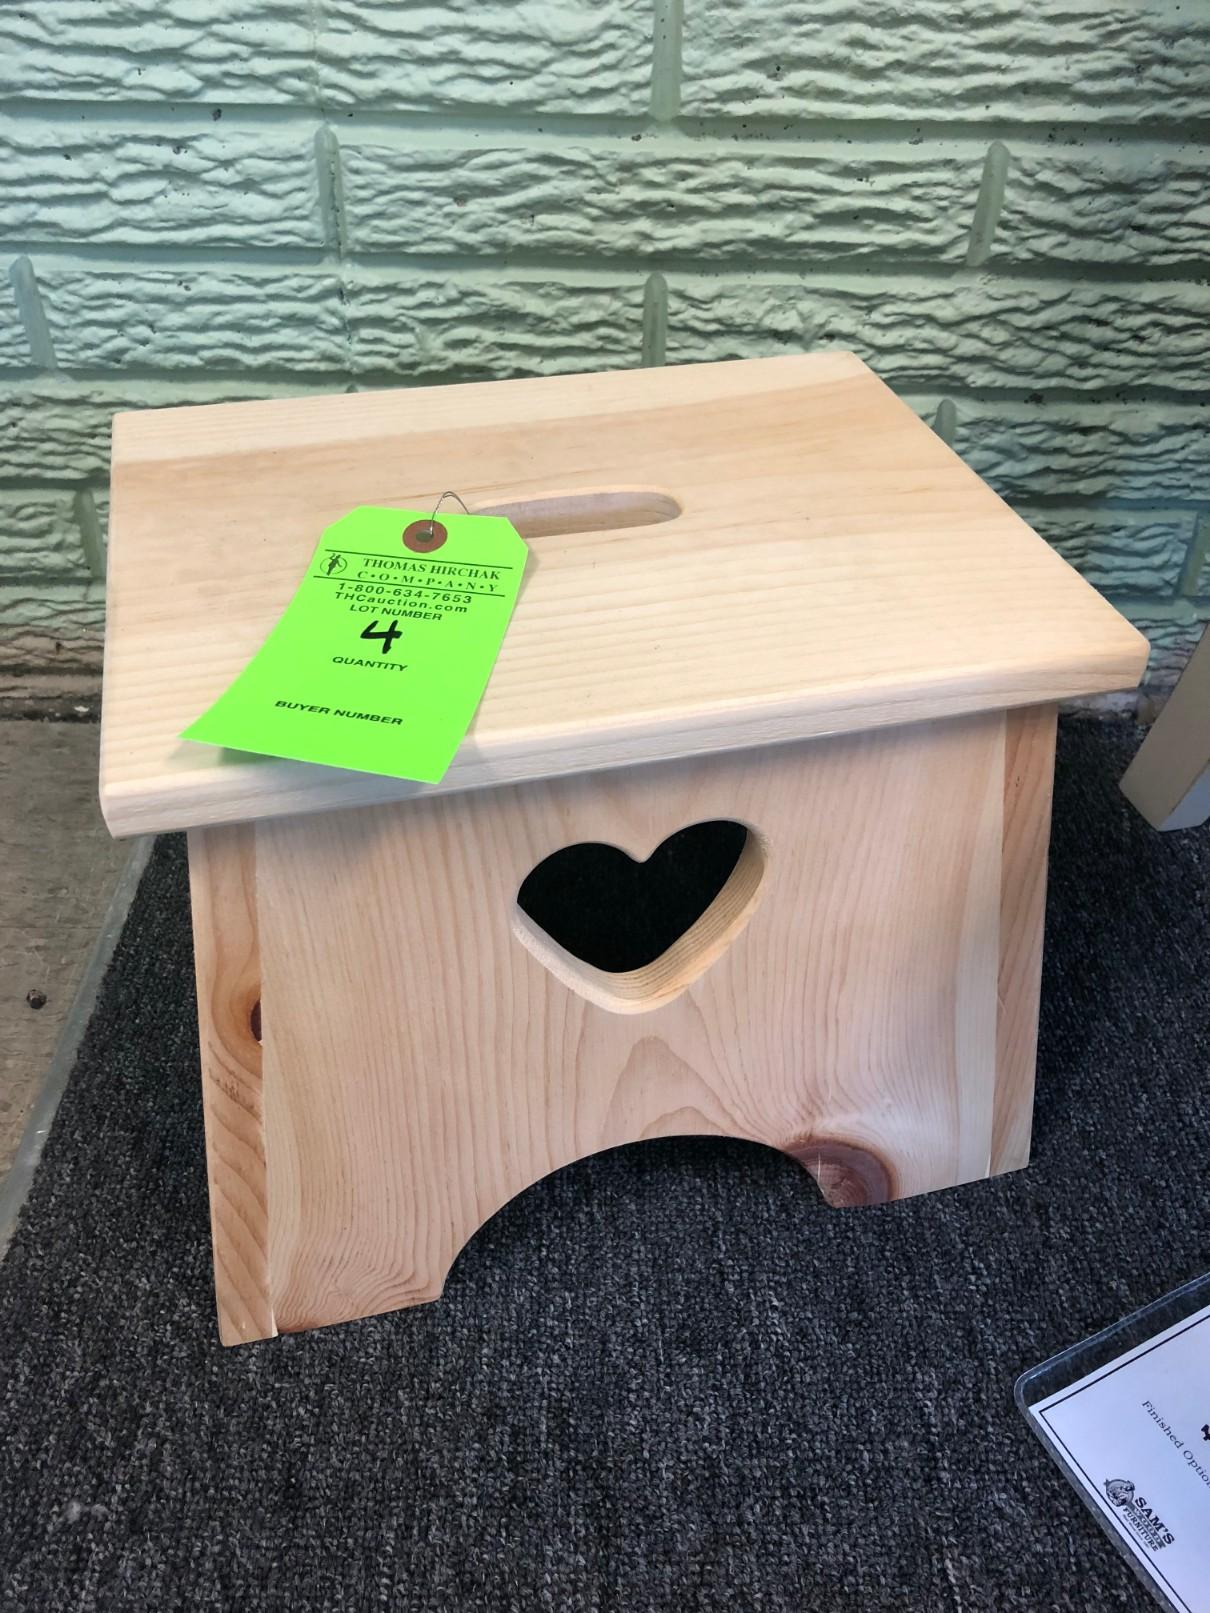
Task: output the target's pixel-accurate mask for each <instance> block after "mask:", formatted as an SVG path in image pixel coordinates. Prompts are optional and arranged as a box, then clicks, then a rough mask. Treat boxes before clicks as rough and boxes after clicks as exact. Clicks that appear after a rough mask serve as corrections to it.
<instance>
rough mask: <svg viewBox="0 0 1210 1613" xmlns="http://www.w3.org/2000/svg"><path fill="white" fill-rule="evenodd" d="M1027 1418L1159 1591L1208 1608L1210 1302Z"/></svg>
mask: <svg viewBox="0 0 1210 1613" xmlns="http://www.w3.org/2000/svg"><path fill="white" fill-rule="evenodd" d="M1029 1415H1030V1416H1031V1417H1032V1418H1033V1419H1034V1420H1035V1421H1036V1422H1038V1423H1040V1424H1041V1426H1042V1428H1043V1429H1044V1430H1045V1432H1046V1434H1047V1435H1048V1436H1049V1438H1050V1439H1051V1440H1052V1441H1053V1443H1054V1446H1055V1448H1056V1449H1057V1450H1058V1452H1059V1453H1060V1455H1061V1456H1062V1457H1063V1459H1064V1460H1065V1461H1066V1463H1067V1464H1068V1468H1069V1470H1070V1476H1071V1478H1072V1481H1073V1482H1074V1483H1075V1484H1076V1485H1077V1487H1078V1488H1079V1489H1080V1490H1081V1492H1082V1493H1083V1494H1084V1496H1085V1498H1086V1499H1087V1500H1088V1501H1090V1502H1091V1503H1092V1505H1093V1507H1094V1509H1095V1510H1096V1511H1097V1512H1099V1513H1100V1514H1101V1516H1102V1517H1103V1518H1104V1519H1105V1521H1106V1522H1107V1524H1108V1525H1109V1528H1110V1530H1111V1531H1112V1532H1113V1533H1114V1534H1115V1535H1117V1536H1118V1537H1119V1538H1120V1540H1121V1542H1122V1544H1123V1545H1124V1546H1125V1547H1126V1549H1127V1550H1128V1551H1129V1553H1130V1554H1131V1555H1132V1556H1133V1557H1134V1558H1135V1559H1136V1560H1137V1561H1138V1562H1139V1564H1140V1565H1141V1566H1142V1568H1143V1570H1144V1572H1145V1573H1146V1574H1147V1576H1148V1577H1149V1578H1150V1579H1151V1580H1152V1581H1154V1583H1155V1584H1156V1586H1157V1588H1158V1589H1159V1590H1160V1591H1161V1593H1162V1594H1163V1595H1165V1596H1167V1598H1168V1600H1169V1601H1170V1602H1171V1603H1172V1605H1173V1606H1174V1607H1176V1608H1179V1609H1180V1610H1181V1613H1210V1305H1208V1306H1206V1308H1205V1309H1204V1310H1200V1311H1197V1312H1196V1313H1195V1314H1194V1315H1192V1316H1187V1317H1186V1318H1185V1320H1184V1321H1182V1322H1177V1323H1176V1324H1175V1325H1174V1326H1172V1327H1170V1328H1167V1329H1166V1330H1165V1331H1164V1332H1163V1333H1157V1334H1156V1336H1155V1338H1153V1339H1148V1340H1147V1341H1146V1343H1144V1344H1140V1345H1138V1346H1137V1348H1135V1349H1133V1350H1129V1351H1127V1353H1126V1354H1125V1355H1120V1356H1118V1357H1117V1359H1116V1360H1113V1361H1110V1362H1109V1363H1108V1364H1107V1365H1106V1366H1103V1367H1100V1368H1098V1369H1097V1371H1096V1372H1090V1373H1089V1374H1088V1376H1087V1377H1086V1378H1080V1379H1079V1380H1078V1381H1077V1382H1076V1383H1073V1384H1069V1385H1068V1387H1067V1388H1066V1389H1061V1390H1060V1391H1059V1392H1058V1393H1057V1394H1053V1395H1050V1396H1049V1397H1048V1398H1047V1399H1045V1400H1039V1401H1038V1402H1037V1404H1036V1405H1033V1406H1031V1407H1030V1408H1029Z"/></svg>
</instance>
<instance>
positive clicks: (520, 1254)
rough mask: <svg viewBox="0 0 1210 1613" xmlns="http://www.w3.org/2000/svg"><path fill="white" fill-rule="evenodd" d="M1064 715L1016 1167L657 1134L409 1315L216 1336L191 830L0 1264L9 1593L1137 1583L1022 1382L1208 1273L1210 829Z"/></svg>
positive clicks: (600, 1592) (429, 1600)
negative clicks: (938, 1172)
mask: <svg viewBox="0 0 1210 1613" xmlns="http://www.w3.org/2000/svg"><path fill="white" fill-rule="evenodd" d="M1136 743H1137V736H1136V735H1135V733H1134V732H1133V730H1130V729H1122V728H1111V729H1103V728H1097V727H1096V726H1094V725H1086V724H1071V725H1068V726H1067V728H1066V731H1065V732H1064V733H1063V735H1062V742H1061V753H1060V764H1059V776H1058V787H1057V798H1056V816H1055V835H1054V849H1053V873H1052V883H1051V897H1050V913H1049V941H1048V950H1047V966H1046V985H1045V993H1046V994H1045V1012H1044V1024H1043V1032H1042V1046H1041V1061H1040V1080H1039V1096H1038V1110H1037V1126H1036V1150H1035V1163H1034V1164H1033V1165H1032V1167H1031V1168H1030V1169H1029V1170H1028V1171H1025V1172H1023V1173H1019V1174H1017V1175H1014V1176H1010V1177H1006V1178H1001V1179H1000V1180H998V1181H993V1182H986V1183H979V1184H976V1185H974V1186H970V1187H966V1188H960V1189H956V1190H954V1191H951V1192H947V1193H941V1194H936V1195H933V1196H931V1197H928V1198H924V1199H919V1200H913V1201H910V1202H907V1203H904V1204H897V1205H889V1206H886V1207H882V1208H878V1209H865V1210H853V1211H830V1210H828V1209H827V1208H826V1207H825V1206H824V1205H823V1204H822V1202H821V1201H820V1200H819V1198H818V1196H817V1195H816V1193H815V1190H814V1188H813V1186H812V1184H811V1183H810V1181H809V1179H808V1178H807V1177H806V1176H805V1175H803V1174H802V1173H801V1172H800V1171H799V1169H798V1168H797V1166H795V1165H793V1164H792V1163H790V1162H789V1161H787V1160H783V1159H782V1158H780V1157H779V1156H776V1155H774V1154H772V1153H768V1152H765V1151H763V1150H761V1149H758V1148H756V1147H750V1146H745V1145H741V1144H730V1143H721V1142H713V1141H673V1142H663V1143H646V1144H642V1145H639V1146H636V1147H634V1148H631V1149H625V1150H621V1151H619V1152H617V1153H615V1154H611V1155H608V1156H603V1157H599V1158H597V1159H594V1160H591V1161H587V1162H585V1163H583V1164H581V1165H578V1166H575V1167H572V1168H571V1169H570V1170H567V1171H564V1172H562V1173H561V1174H559V1175H558V1176H556V1177H554V1178H551V1179H549V1180H547V1181H546V1182H544V1183H542V1184H540V1185H539V1186H538V1187H536V1188H534V1189H533V1190H532V1191H531V1192H529V1193H527V1194H525V1195H524V1196H523V1197H522V1198H521V1199H519V1200H518V1201H516V1202H515V1203H513V1204H511V1205H510V1206H508V1208H507V1209H506V1210H504V1211H503V1212H502V1213H501V1214H500V1215H499V1216H497V1217H496V1218H495V1219H494V1220H493V1221H492V1222H491V1223H490V1224H489V1225H488V1226H487V1227H486V1228H485V1229H484V1231H483V1232H482V1233H481V1234H480V1235H479V1236H478V1237H477V1238H476V1239H475V1240H474V1241H473V1242H472V1244H471V1245H470V1246H469V1248H468V1249H467V1250H466V1251H465V1253H464V1254H463V1256H462V1257H461V1259H460V1260H459V1262H458V1264H457V1266H456V1268H455V1270H454V1272H453V1275H452V1277H451V1280H450V1282H449V1285H448V1288H447V1290H446V1294H445V1297H444V1299H443V1300H442V1301H441V1302H440V1303H439V1304H437V1305H434V1306H430V1307H427V1308H425V1309H422V1310H416V1311H410V1312H404V1313H402V1314H397V1315H393V1316H386V1317H381V1318H378V1319H375V1320H372V1321H367V1322H362V1323H356V1324H353V1325H351V1326H347V1327H342V1328H337V1329H330V1330H327V1331H322V1332H318V1333H312V1334H308V1335H298V1336H295V1337H292V1338H283V1339H279V1340H276V1341H273V1342H270V1343H267V1344H263V1345H256V1346H251V1347H247V1348H243V1349H237V1350H223V1349H221V1348H220V1347H219V1345H218V1343H217V1339H216V1336H215V1329H214V1323H213V1316H212V1304H211V1289H210V1274H209V1269H208V1261H209V1251H208V1246H207V1224H206V1207H205V1179H204V1171H203V1158H202V1126H201V1112H200V1105H199V1098H198V1072H197V1057H196V1052H195V1045H194V1034H195V1033H194V1018H193V1014H194V1007H193V986H192V977H191V972H190V942H189V931H188V914H187V906H186V887H185V874H184V865H183V857H182V849H181V846H180V844H179V843H178V842H177V841H175V840H169V841H166V842H162V843H161V844H160V846H159V848H158V849H157V852H156V854H155V856H154V858H153V861H152V863H151V866H150V868H149V870H148V873H147V875H146V877H145V880H144V883H143V886H142V888H141V890H140V893H139V896H138V898H137V901H136V903H135V906H134V909H133V911H132V914H131V917H130V920H129V923H128V926H127V929H126V932H125V934H124V937H123V939H122V941H121V943H120V945H119V948H118V951H117V954H116V956H115V959H114V962H113V965H112V967H111V970H110V973H109V976H108V978H107V980H106V983H105V987H104V990H103V993H102V997H101V1001H100V1003H99V1006H98V1008H97V1011H96V1014H95V1017H94V1020H93V1023H92V1025H91V1027H90V1030H89V1032H88V1035H87V1037H86V1040H85V1043H84V1046H83V1049H82V1052H81V1054H80V1058H79V1063H78V1067H77V1069H76V1071H75V1074H74V1076H73V1078H72V1081H71V1083H70V1085H69V1088H68V1091H67V1093H66V1096H65V1098H64V1100H63V1104H62V1108H61V1110H60V1113H59V1117H58V1120H57V1122H56V1124H55V1127H54V1131H53V1134H52V1136H51V1138H50V1141H49V1144H48V1147H47V1150H46V1155H45V1159H44V1162H43V1164H42V1166H41V1169H40V1172H39V1174H38V1176H37V1178H36V1180H35V1183H34V1188H33V1192H32V1197H31V1199H30V1202H29V1204H28V1207H27V1211H26V1214H25V1216H24V1219H23V1221H22V1224H21V1226H20V1228H19V1229H18V1232H17V1235H16V1238H15V1241H14V1243H13V1245H12V1248H11V1252H10V1254H9V1255H8V1258H7V1259H6V1261H5V1262H4V1264H3V1266H0V1338H2V1341H3V1342H2V1345H0V1351H2V1357H0V1439H2V1441H3V1449H2V1453H0V1607H2V1608H3V1609H5V1610H21V1613H25V1610H35V1609H36V1610H42V1609H52V1610H55V1613H66V1610H75V1609H110V1608H132V1609H144V1608H146V1609H157V1610H159V1609H172V1608H182V1609H190V1610H197V1609H223V1610H231V1613H235V1610H239V1613H243V1610H256V1609H296V1610H300V1613H310V1610H312V1609H321V1608H322V1609H363V1608H364V1609H392V1610H396V1609H398V1610H422V1609H423V1610H426V1613H427V1610H436V1609H441V1610H446V1609H449V1610H455V1613H463V1610H465V1613H474V1610H479V1609H483V1610H493V1613H494V1610H505V1609H507V1610H514V1609H515V1610H519V1613H520V1610H524V1613H530V1610H536V1609H558V1610H580V1609H585V1610H587V1609H592V1610H609V1613H614V1610H618V1613H622V1610H626V1613H632V1610H633V1613H664V1610H668V1613H672V1610H675V1613H692V1610H699V1609H727V1610H749V1609H751V1610H757V1609H760V1610H778V1613H780V1610H786V1613H806V1610H814V1609H820V1610H826V1613H840V1610H848V1609H852V1610H854V1613H857V1610H859V1609H860V1610H862V1613H870V1610H881V1609H896V1610H904V1609H908V1610H922V1609H923V1610H929V1613H931V1610H933V1609H938V1610H943V1613H944V1610H948V1609H954V1610H970V1609H1012V1610H1022V1613H1026V1610H1027V1613H1040V1610H1046V1609H1072V1610H1080V1613H1087V1610H1097V1613H1100V1610H1103V1609H1117V1608H1144V1607H1147V1606H1150V1605H1151V1604H1150V1603H1149V1602H1148V1600H1147V1597H1146V1595H1145V1593H1144V1592H1143V1591H1142V1590H1141V1589H1140V1587H1139V1586H1138V1584H1137V1583H1136V1581H1135V1580H1134V1579H1133V1578H1132V1576H1131V1574H1130V1572H1129V1570H1128V1568H1127V1567H1126V1565H1125V1564H1124V1563H1123V1562H1122V1560H1121V1559H1120V1558H1119V1557H1118V1556H1117V1555H1116V1554H1115V1552H1114V1551H1113V1550H1112V1548H1111V1547H1110V1546H1109V1545H1108V1543H1107V1542H1106V1540H1105V1539H1104V1537H1103V1536H1102V1535H1101V1533H1100V1532H1099V1530H1098V1529H1097V1528H1096V1526H1095V1525H1094V1524H1093V1522H1092V1521H1091V1519H1090V1518H1089V1516H1088V1515H1087V1514H1086V1513H1085V1511H1084V1509H1083V1508H1082V1506H1081V1505H1080V1503H1079V1502H1078V1500H1077V1499H1076V1497H1075V1495H1074V1494H1073V1493H1072V1491H1070V1490H1069V1489H1068V1487H1067V1486H1066V1484H1065V1483H1064V1481H1063V1480H1062V1479H1061V1477H1060V1476H1059V1474H1058V1472H1057V1471H1056V1470H1055V1468H1054V1467H1053V1466H1052V1465H1051V1463H1050V1461H1049V1460H1048V1458H1047V1457H1046V1455H1045V1454H1044V1452H1043V1450H1042V1447H1041V1446H1040V1445H1039V1444H1038V1443H1037V1442H1036V1441H1035V1440H1034V1438H1033V1436H1032V1435H1031V1434H1030V1433H1029V1431H1028V1430H1027V1428H1026V1427H1025V1425H1024V1423H1023V1422H1022V1420H1021V1418H1020V1416H1019V1415H1018V1413H1017V1412H1016V1410H1015V1409H1014V1406H1013V1383H1014V1380H1015V1378H1016V1377H1017V1375H1018V1373H1019V1372H1021V1371H1022V1370H1023V1369H1024V1368H1026V1367H1028V1366H1032V1365H1034V1364H1035V1363H1037V1362H1039V1361H1041V1360H1042V1359H1043V1358H1044V1357H1046V1356H1047V1355H1049V1354H1051V1353H1053V1352H1054V1351H1056V1350H1058V1349H1060V1348H1061V1347H1063V1346H1065V1345H1067V1344H1070V1343H1072V1342H1074V1341H1076V1340H1078V1339H1080V1338H1081V1337H1082V1336H1085V1335H1087V1334H1088V1333H1091V1332H1093V1331H1095V1330H1096V1329H1098V1328H1100V1327H1102V1326H1104V1325H1105V1324H1106V1323H1108V1322H1110V1321H1112V1320H1113V1319H1115V1318H1116V1317H1118V1316H1120V1315H1122V1314H1123V1313H1124V1312H1126V1311H1128V1310H1131V1309H1133V1308H1134V1307H1136V1306H1139V1305H1141V1304H1143V1303H1145V1302H1146V1301H1148V1300H1150V1299H1153V1298H1155V1297H1156V1296H1157V1295H1160V1294H1162V1293H1164V1292H1165V1291H1166V1290H1167V1289H1169V1288H1171V1287H1173V1286H1175V1285H1176V1284H1177V1283H1179V1282H1181V1281H1182V1280H1184V1279H1186V1278H1188V1277H1191V1276H1193V1275H1195V1274H1197V1273H1198V1272H1200V1271H1204V1270H1205V1269H1206V1267H1207V1265H1208V1264H1210V1227H1208V1221H1207V1209H1206V1205H1207V1198H1208V1194H1207V1161H1208V1160H1210V1097H1208V1094H1207V1082H1206V1074H1207V1051H1206V1033H1207V1023H1208V1017H1210V1016H1208V1013H1207V1009H1208V1006H1210V988H1208V985H1207V973H1208V965H1207V959H1208V958H1210V902H1208V900H1207V894H1208V893H1207V870H1208V868H1210V837H1208V836H1207V834H1206V833H1205V832H1202V831H1193V832H1189V833H1185V834H1183V835H1179V836H1167V837H1163V836H1159V835H1156V834H1153V833H1152V832H1151V831H1150V830H1148V829H1147V828H1146V827H1145V826H1144V825H1143V824H1142V823H1141V822H1140V821H1139V820H1138V819H1137V818H1135V817H1133V816H1132V814H1131V813H1130V811H1129V810H1128V808H1127V807H1126V805H1125V803H1124V802H1123V801H1122V799H1121V797H1120V796H1119V795H1118V793H1117V790H1116V787H1115V785H1116V780H1117V778H1118V776H1119V775H1120V773H1121V771H1122V769H1123V767H1124V766H1125V763H1126V761H1127V759H1128V757H1129V755H1130V754H1131V752H1132V750H1133V747H1134V746H1135V744H1136Z"/></svg>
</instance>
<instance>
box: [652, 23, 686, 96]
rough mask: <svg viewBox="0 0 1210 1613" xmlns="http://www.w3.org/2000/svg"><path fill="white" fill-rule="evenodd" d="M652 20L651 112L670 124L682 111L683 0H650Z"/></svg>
mask: <svg viewBox="0 0 1210 1613" xmlns="http://www.w3.org/2000/svg"><path fill="white" fill-rule="evenodd" d="M651 23H652V50H651V115H652V117H653V118H654V119H655V120H656V121H657V122H658V123H661V124H662V123H670V122H671V121H672V120H673V119H674V118H675V117H676V116H677V114H678V113H679V112H680V110H681V74H682V61H681V45H682V39H683V35H684V25H685V19H684V0H653V4H652V19H651Z"/></svg>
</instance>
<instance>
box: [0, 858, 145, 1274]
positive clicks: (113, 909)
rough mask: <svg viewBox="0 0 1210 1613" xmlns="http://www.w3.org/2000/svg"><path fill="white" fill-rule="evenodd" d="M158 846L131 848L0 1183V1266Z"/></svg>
mask: <svg viewBox="0 0 1210 1613" xmlns="http://www.w3.org/2000/svg"><path fill="white" fill-rule="evenodd" d="M154 843H155V836H154V835H142V836H140V837H139V839H137V840H136V841H135V842H134V844H133V845H132V847H131V850H130V856H129V857H128V858H127V861H126V866H125V867H124V868H123V870H122V872H121V874H120V876H119V878H118V882H117V885H116V886H115V888H114V892H113V895H112V896H111V897H110V901H109V906H108V908H107V909H106V912H105V917H104V918H103V920H102V921H101V928H100V931H99V933H98V935H97V939H96V942H95V943H94V945H93V949H92V953H91V955H90V956H89V959H88V963H87V966H86V967H85V970H84V974H83V976H82V978H81V980H80V984H79V987H78V988H77V990H76V994H75V996H74V998H73V999H72V1004H71V1007H70V1008H69V1009H68V1012H67V1017H66V1019H65V1020H64V1022H63V1029H62V1031H61V1032H60V1035H59V1040H58V1043H57V1045H56V1047H55V1051H54V1054H53V1055H52V1057H51V1061H50V1065H49V1066H48V1068H47V1071H46V1075H45V1077H44V1078H43V1081H42V1085H41V1087H40V1089H39V1091H38V1096H37V1099H36V1100H35V1102H34V1107H33V1110H32V1112H31V1113H30V1117H29V1121H28V1124H27V1125H26V1128H25V1131H24V1133H23V1134H22V1137H21V1143H20V1146H19V1147H18V1149H17V1155H16V1158H15V1159H14V1160H13V1162H12V1165H11V1166H10V1167H9V1170H8V1174H7V1175H6V1176H5V1177H4V1179H3V1181H0V1260H2V1259H3V1258H4V1255H5V1253H6V1252H7V1250H8V1246H9V1243H10V1241H11V1239H12V1235H13V1232H14V1230H15V1228H16V1225H17V1220H18V1218H19V1216H20V1214H21V1210H22V1207H23V1205H24V1204H25V1200H26V1197H27V1196H28V1194H29V1188H30V1183H31V1182H32V1181H33V1178H34V1172H35V1170H36V1169H37V1166H38V1161H39V1160H40V1159H41V1157H42V1149H43V1147H44V1146H45V1143H46V1138H47V1136H48V1134H49V1132H50V1128H51V1124H52V1122H53V1121H54V1118H55V1112H56V1110H57V1109H58V1107H59V1099H60V1098H61V1097H62V1096H63V1091H64V1088H65V1087H66V1086H67V1082H68V1078H69V1077H70V1075H71V1072H72V1068H73V1066H74V1064H75V1060H76V1052H77V1050H78V1049H79V1046H80V1039H81V1037H82V1036H83V1035H84V1030H85V1027H86V1026H87V1024H88V1021H89V1019H90V1018H91V1016H92V1011H93V1007H94V1005H95V1003H96V1000H97V993H98V991H99V990H100V986H101V981H102V980H103V979H104V977H105V971H106V969H107V968H108V967H109V960H110V958H111V957H112V956H113V950H114V947H115V946H116V945H117V941H118V936H119V935H121V933H122V926H123V925H124V924H125V922H126V915H127V914H128V913H129V911H130V904H131V902H132V901H133V900H134V893H135V891H136V890H137V889H138V887H139V880H140V879H141V878H142V877H143V870H144V869H145V868H146V866H147V859H148V858H149V857H150V855H151V848H152V846H153V844H154Z"/></svg>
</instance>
